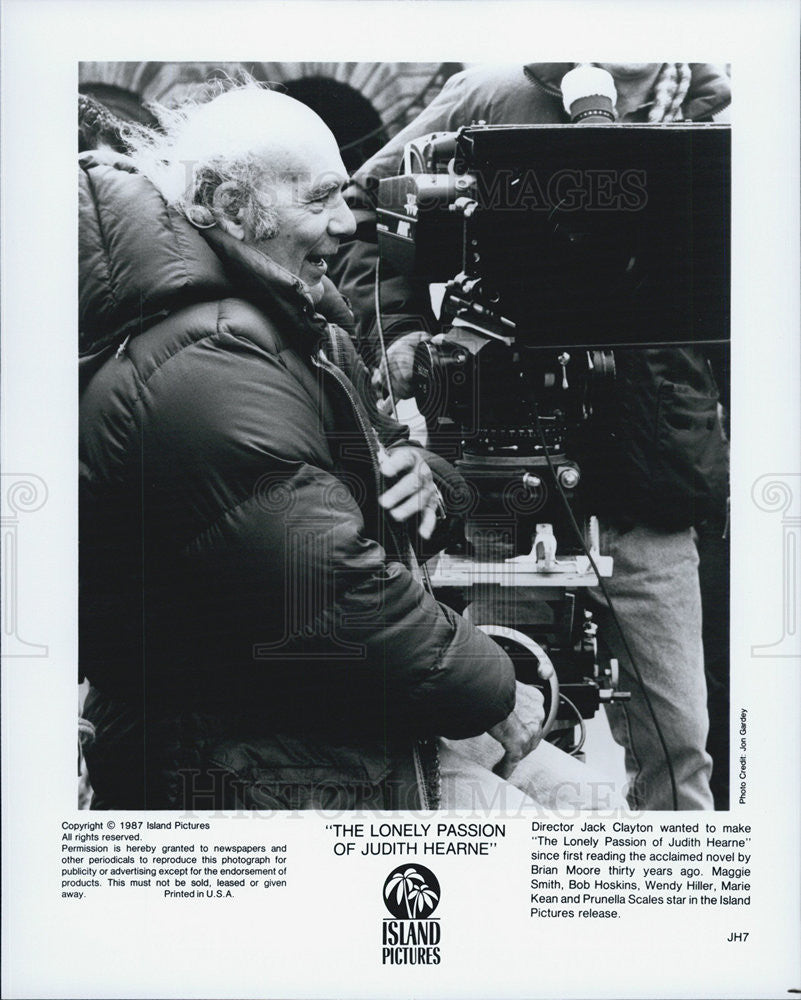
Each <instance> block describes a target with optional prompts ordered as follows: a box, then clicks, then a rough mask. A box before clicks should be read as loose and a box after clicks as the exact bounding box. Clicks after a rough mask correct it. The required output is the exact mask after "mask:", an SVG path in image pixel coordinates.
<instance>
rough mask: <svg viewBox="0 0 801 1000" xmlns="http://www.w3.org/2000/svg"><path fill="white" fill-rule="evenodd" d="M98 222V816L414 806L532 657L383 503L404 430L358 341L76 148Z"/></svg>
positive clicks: (91, 247)
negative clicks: (423, 552)
mask: <svg viewBox="0 0 801 1000" xmlns="http://www.w3.org/2000/svg"><path fill="white" fill-rule="evenodd" d="M80 224H81V229H80V239H81V242H80V252H81V259H80V269H81V270H80V281H81V284H80V348H81V355H82V361H81V367H82V383H83V389H82V394H81V405H80V475H81V496H80V521H81V523H80V580H81V598H80V600H81V605H80V657H81V665H82V668H83V671H84V672H85V674H86V675H87V676H88V678H89V679H90V681H91V684H92V691H91V692H90V694H89V696H88V698H87V702H86V705H85V709H84V714H85V715H86V717H87V718H88V719H89V720H90V721H91V722H92V723H93V724H94V726H95V729H96V739H95V742H94V744H93V746H92V747H91V748H90V749H89V750H88V751H87V761H88V764H89V769H90V777H91V779H92V784H93V787H94V790H95V803H94V804H95V806H96V807H120V808H145V807H147V808H168V807H169V808H192V807H195V808H205V807H212V806H213V807H217V806H220V805H225V806H232V805H236V806H244V807H246V808H255V807H258V808H288V807H297V808H311V807H316V806H326V807H332V808H343V807H345V808H347V807H356V806H364V805H367V806H374V807H376V808H380V807H404V808H407V807H413V806H415V805H418V804H419V803H420V801H421V799H420V797H419V796H420V787H419V783H418V782H417V781H416V778H415V771H416V766H415V765H416V764H420V763H421V761H422V772H421V773H424V774H425V775H427V776H428V778H433V776H434V774H435V772H434V770H433V768H432V767H431V763H432V761H431V759H430V757H431V754H430V749H431V744H430V741H429V743H428V744H425V745H424V750H425V749H426V747H427V748H428V749H427V752H428V759H422V758H421V756H420V753H419V747H418V744H417V741H418V739H419V738H422V739H425V738H429V737H434V736H439V735H444V736H451V737H461V736H468V735H471V734H476V733H479V732H482V731H484V730H485V729H487V728H488V727H490V726H492V725H493V724H495V723H496V722H498V721H500V720H501V719H503V718H504V717H505V716H506V715H507V714H508V713H509V711H510V710H511V708H512V706H513V704H514V677H513V670H512V666H511V663H510V662H509V660H508V658H507V657H506V655H505V654H504V653H502V652H501V651H500V649H499V648H498V647H497V646H496V645H495V644H494V643H492V642H491V640H489V639H487V638H486V637H485V636H484V635H482V634H481V633H479V632H477V631H475V630H474V629H473V628H472V627H471V626H469V625H468V624H467V623H466V622H465V621H464V620H463V619H462V618H461V617H459V616H457V615H455V614H454V613H453V612H451V611H450V610H449V609H447V608H444V607H442V606H440V605H439V604H438V603H437V602H436V601H435V600H434V599H433V598H432V597H430V596H429V595H428V594H427V593H425V592H424V590H423V589H422V587H421V586H420V585H419V583H418V582H417V581H416V580H415V579H414V578H413V576H412V574H411V573H410V571H409V569H407V568H406V566H405V565H404V562H403V561H402V560H403V557H404V555H405V552H406V545H407V541H406V540H405V538H404V537H403V536H402V535H398V537H396V536H395V535H393V534H392V533H391V531H390V530H388V529H387V528H386V526H385V524H384V521H383V520H382V518H381V517H380V514H379V507H378V504H377V495H378V491H379V489H380V488H381V487H380V482H379V477H378V472H377V465H376V448H377V447H378V441H379V438H380V439H381V441H382V442H383V444H384V445H385V446H388V447H391V446H392V445H393V444H397V443H403V440H404V439H403V436H402V434H403V432H402V431H401V429H400V428H399V426H398V425H397V424H394V423H393V422H391V421H389V420H387V419H382V418H381V417H380V415H379V414H378V412H377V411H376V409H375V406H374V404H372V403H371V400H370V397H369V394H368V393H364V392H363V391H362V389H363V388H364V386H365V384H366V383H365V378H366V372H365V369H364V366H363V365H362V364H361V362H360V361H359V359H358V357H357V355H356V352H355V350H354V349H353V347H352V345H351V342H350V338H349V337H348V336H347V335H346V334H345V333H343V332H342V330H341V329H339V328H338V327H337V326H336V325H334V324H333V323H331V322H328V321H327V320H326V319H325V318H324V317H323V316H322V315H321V314H320V312H318V311H316V310H315V308H314V306H313V304H312V301H311V299H310V298H309V297H308V296H307V295H306V294H305V292H304V287H303V286H302V284H301V283H300V282H299V281H297V280H295V281H293V280H290V279H288V278H287V277H286V274H285V272H281V271H280V270H279V269H276V268H275V267H274V266H273V265H271V262H270V261H269V259H268V258H266V257H265V256H263V255H261V254H259V253H258V252H257V251H253V250H251V249H249V248H247V247H245V246H243V244H241V243H240V242H238V241H237V240H235V239H233V238H231V237H228V236H227V235H226V234H225V233H223V232H221V231H219V230H217V229H212V230H208V231H204V232H203V233H201V232H199V231H198V230H196V229H194V228H193V227H192V226H191V225H189V223H188V222H187V221H186V220H185V219H184V218H183V217H181V216H180V215H179V214H178V213H176V212H174V211H172V210H170V209H168V208H167V206H166V205H165V203H164V201H163V200H162V198H161V196H160V195H159V194H158V192H157V191H156V189H155V188H154V187H153V186H152V185H151V184H150V183H149V181H147V180H146V179H145V178H144V177H142V176H141V175H139V174H137V173H135V172H133V171H132V169H131V167H130V165H129V164H128V163H127V161H124V160H122V161H118V162H116V163H110V162H103V159H102V157H99V156H98V155H97V154H86V155H85V156H84V157H82V158H81V171H80ZM326 299H327V301H328V310H329V312H333V314H334V315H335V316H336V317H337V318H340V319H342V320H348V319H349V318H350V317H349V315H348V312H347V309H346V307H345V305H344V303H343V302H342V300H341V298H340V297H339V296H338V295H337V294H336V293H335V291H334V290H333V286H331V285H330V283H328V293H327V295H326ZM319 308H326V305H325V303H321V305H320V307H319ZM374 427H375V429H374ZM432 465H434V466H436V469H435V475H437V474H438V473H439V475H440V481H441V482H442V483H443V485H446V479H447V476H448V474H449V473H448V470H447V468H446V467H444V463H440V464H439V465H438V464H437V460H436V459H434V458H432ZM443 477H444V478H443ZM415 755H417V756H418V761H417V762H415V760H414V756H415ZM425 791H426V792H427V793H431V791H432V790H431V789H427V790H425ZM422 801H428V802H430V801H431V797H430V795H429V797H428V798H427V799H425V798H424V799H423V800H422Z"/></svg>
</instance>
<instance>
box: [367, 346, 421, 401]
mask: <svg viewBox="0 0 801 1000" xmlns="http://www.w3.org/2000/svg"><path fill="white" fill-rule="evenodd" d="M424 340H431V336H430V335H429V334H428V333H426V332H425V330H415V331H413V332H412V333H405V334H404V335H403V336H402V337H398V339H397V340H396V341H395V342H394V343H392V344H390V346H389V347H388V348H387V356H386V360H384V359H383V358H382V360H381V364H380V366H379V367H378V368H376V370H375V372H374V374H373V380H372V381H373V388H374V389H375V390H376V393H377V395H381V396H383V395H385V394H386V392H387V391H388V390H387V368H389V378H390V379H391V380H392V392H393V393H394V395H395V399H410V398H411V396H412V369H413V368H414V352H415V348H416V347H417V345H418V344H419V343H420V342H421V341H424Z"/></svg>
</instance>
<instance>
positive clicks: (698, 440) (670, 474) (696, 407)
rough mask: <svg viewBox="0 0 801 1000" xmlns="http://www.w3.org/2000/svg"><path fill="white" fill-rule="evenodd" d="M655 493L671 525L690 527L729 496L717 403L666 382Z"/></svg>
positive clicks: (725, 447)
mask: <svg viewBox="0 0 801 1000" xmlns="http://www.w3.org/2000/svg"><path fill="white" fill-rule="evenodd" d="M654 439H655V445H656V447H655V449H654V456H655V458H654V466H653V470H652V471H653V477H652V483H653V492H654V499H655V500H656V502H657V503H659V504H661V505H663V510H664V513H665V517H666V520H667V521H668V522H675V523H681V524H682V525H689V524H691V523H693V522H695V521H698V520H699V519H700V518H702V517H704V516H706V515H708V514H709V513H711V512H713V511H714V510H716V509H717V508H718V507H720V508H721V509H723V506H724V505H725V502H726V497H727V495H728V445H727V443H726V441H725V439H724V437H723V432H722V429H721V425H720V419H719V416H718V404H717V399H716V398H715V397H714V396H711V395H707V394H705V393H701V392H698V391H697V390H696V389H693V388H691V387H690V386H687V385H679V384H676V383H674V382H670V381H667V380H666V381H663V382H662V383H661V384H660V386H659V390H658V395H657V409H656V424H655V433H654Z"/></svg>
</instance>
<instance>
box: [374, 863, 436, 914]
mask: <svg viewBox="0 0 801 1000" xmlns="http://www.w3.org/2000/svg"><path fill="white" fill-rule="evenodd" d="M439 896H440V888H439V881H438V879H437V876H436V875H435V874H434V873H433V872H432V871H431V870H430V869H429V868H424V867H423V865H417V866H415V865H401V866H400V867H399V868H396V869H395V870H394V871H392V872H390V873H389V875H388V876H387V880H386V882H385V883H384V902H385V904H386V907H387V909H388V910H389V912H390V913H391V914H392V915H393V916H394V917H399V918H401V919H407V920H421V919H423V918H424V917H429V916H430V915H431V914H432V913H433V912H434V910H435V909H436V908H437V904H438V903H439Z"/></svg>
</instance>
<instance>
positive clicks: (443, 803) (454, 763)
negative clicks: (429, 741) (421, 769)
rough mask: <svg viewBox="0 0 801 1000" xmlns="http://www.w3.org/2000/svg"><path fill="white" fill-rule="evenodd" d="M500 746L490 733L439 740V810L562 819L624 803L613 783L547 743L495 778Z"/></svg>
mask: <svg viewBox="0 0 801 1000" xmlns="http://www.w3.org/2000/svg"><path fill="white" fill-rule="evenodd" d="M502 757H503V747H502V746H501V745H500V743H498V742H497V741H496V740H494V739H493V738H492V737H491V736H490V735H489V734H487V733H484V734H482V735H481V736H474V737H471V738H470V739H466V740H446V739H441V740H440V741H439V765H440V777H441V794H440V809H445V810H447V809H469V810H471V811H473V812H482V811H487V810H489V809H494V810H500V811H502V812H505V813H507V814H508V813H511V814H512V815H515V814H516V813H518V812H520V811H522V810H533V809H540V810H546V809H547V810H549V811H552V812H553V811H555V812H558V813H559V814H560V815H561V816H563V817H564V818H566V819H570V818H574V817H576V816H577V815H578V814H579V813H580V812H582V811H585V810H618V809H621V808H625V805H626V803H625V801H624V799H623V798H622V795H621V793H620V791H619V790H618V789H616V788H615V786H614V782H612V781H610V780H608V778H606V776H605V775H603V774H601V773H600V772H596V771H595V769H594V768H592V767H590V766H589V765H587V764H584V763H582V762H581V761H579V760H577V759H576V758H575V757H571V756H570V755H569V754H567V753H565V752H564V751H563V750H559V749H558V748H557V747H555V746H553V745H552V744H550V743H547V742H544V741H543V742H541V743H539V744H538V746H537V747H536V748H535V749H534V750H533V751H532V752H531V753H530V754H528V755H527V756H526V757H524V758H523V760H521V761H520V763H519V764H518V765H517V767H516V768H515V769H514V771H512V773H511V774H510V775H509V777H508V779H506V780H504V779H502V778H499V777H498V776H497V775H496V774H494V773H493V771H492V768H493V767H494V766H495V765H496V764H497V763H498V761H499V760H500V759H501V758H502Z"/></svg>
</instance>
